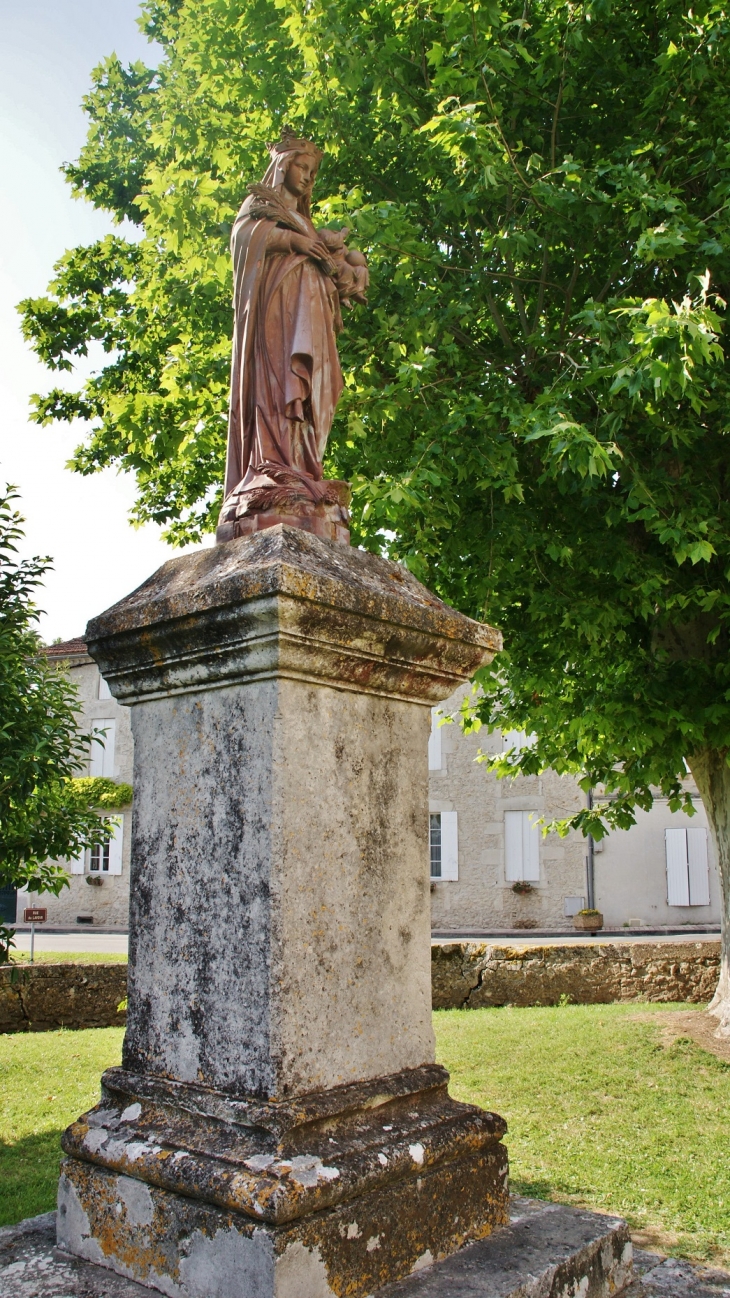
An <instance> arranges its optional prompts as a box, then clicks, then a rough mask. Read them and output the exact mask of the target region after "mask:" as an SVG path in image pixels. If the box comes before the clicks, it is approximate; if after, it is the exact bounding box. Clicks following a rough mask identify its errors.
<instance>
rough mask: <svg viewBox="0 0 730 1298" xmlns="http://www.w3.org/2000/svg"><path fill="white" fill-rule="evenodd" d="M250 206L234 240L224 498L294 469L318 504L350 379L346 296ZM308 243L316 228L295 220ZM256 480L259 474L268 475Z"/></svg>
mask: <svg viewBox="0 0 730 1298" xmlns="http://www.w3.org/2000/svg"><path fill="white" fill-rule="evenodd" d="M247 208H248V200H246V202H244V204H243V206H242V208H241V210H240V212H239V214H238V217H237V218H236V222H235V225H234V227H233V231H232V234H231V251H232V253H233V274H234V311H235V324H234V334H233V362H232V369H231V403H230V414H229V422H228V456H227V461H226V482H225V495H226V497H228V496H229V495H230V494H231V492H233V491H235V490H236V488H241V487H247V488H250V487H255V486H257V485H259V484H261V483H263V482H266V481H267V478H266V471H265V466H267V465H268V466H270V467H274V466H277V467H279V466H281V467H283V468H287V469H290V470H291V469H293V470H294V471H295V473H296V475H297V477H298V478H299V479H300V480H301V482H302V485H303V486H305V487H306V489H307V491H308V492H309V494H310V495H311V496H312V497H313V499H315V500H317V499H319V498H320V496H321V494H322V488H318V487H317V484H318V483H319V482H320V481H321V479H322V458H323V456H324V450H325V446H326V443H327V437H328V435H329V431H330V428H331V426H332V419H333V417H334V413H335V407H336V405H337V401H338V399H339V396H340V393H341V392H342V386H343V383H342V371H341V369H340V362H339V358H338V355H337V346H336V342H335V319H336V298H337V290H336V288H335V285H334V283H333V281H332V279H331V278H330V277H329V276H328V275H325V273H324V272H323V271H322V270H320V268H319V266H318V265H316V264H315V262H313V261H311V260H310V258H308V257H306V256H302V255H301V254H299V253H295V252H292V251H291V237H292V231H290V230H287V229H285V228H284V227H283V226H279V225H277V224H276V223H275V221H274V220H268V219H263V218H261V219H256V218H254V217H251V216H250V215H249V214H248V211H247ZM293 215H294V219H295V220H296V221H297V223H298V224H300V225H301V228H302V233H303V234H309V235H312V236H314V235H315V234H316V231H315V229H314V226H313V225H312V223H311V221H309V220H308V219H307V217H305V216H304V215H303V214H301V213H294V214H293ZM259 469H260V471H259V472H256V470H259Z"/></svg>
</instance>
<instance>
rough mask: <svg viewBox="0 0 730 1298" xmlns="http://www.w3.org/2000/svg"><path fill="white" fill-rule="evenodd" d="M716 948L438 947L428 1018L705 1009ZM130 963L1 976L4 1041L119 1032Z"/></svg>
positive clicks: (22, 968)
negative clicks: (615, 1005) (643, 1004)
mask: <svg viewBox="0 0 730 1298" xmlns="http://www.w3.org/2000/svg"><path fill="white" fill-rule="evenodd" d="M719 968H720V943H719V940H715V941H711V940H709V941H703V942H633V943H632V942H626V943H621V944H611V943H607V942H606V943H602V942H595V943H591V944H590V945H581V946H534V947H526V946H522V947H521V946H495V945H494V944H493V943H487V942H441V943H436V944H434V946H433V947H432V949H431V990H432V996H433V1006H434V1009H479V1008H480V1007H482V1006H488V1005H556V1004H557V1003H558V1001H559V1000H560V998H561V996H567V997H568V998H569V1000H570V1002H571V1003H572V1004H576V1005H605V1004H608V1003H609V1002H611V1001H642V1000H644V1001H669V1002H671V1001H676V1002H681V1001H689V1002H692V1003H695V1004H704V1003H705V1002H707V1001H709V1000H710V999H711V997H712V994H713V992H714V990H715V984H716V983H717V977H718V971H719ZM126 994H127V966H126V964H88V965H79V964H55V965H54V964H47V965H42V964H39V965H32V966H31V965H17V966H15V967H14V968H12V969H8V968H3V969H0V1032H24V1031H31V1032H41V1031H44V1030H47V1029H50V1028H60V1027H67V1028H101V1027H115V1026H122V1025H123V1024H124V1021H125V1017H126V1016H125V1014H124V1011H122V1012H121V1013H120V1012H119V1010H118V1006H119V1004H120V1002H121V1001H122V1000H123V999H124V997H125V996H126Z"/></svg>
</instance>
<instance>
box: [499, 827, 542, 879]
mask: <svg viewBox="0 0 730 1298" xmlns="http://www.w3.org/2000/svg"><path fill="white" fill-rule="evenodd" d="M539 817H540V813H539V811H505V813H504V868H505V877H506V879H507V882H508V883H539V881H540V828H539V826H538V824H537V821H538V819H539Z"/></svg>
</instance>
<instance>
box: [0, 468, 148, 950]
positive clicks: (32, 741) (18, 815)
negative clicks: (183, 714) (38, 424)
mask: <svg viewBox="0 0 730 1298" xmlns="http://www.w3.org/2000/svg"><path fill="white" fill-rule="evenodd" d="M16 499H17V496H16V493H15V491H14V490H13V488H11V487H9V488H7V489H6V492H5V494H4V495H2V496H0V886H2V887H16V888H29V889H30V890H31V891H33V892H38V893H43V892H51V893H54V894H56V895H58V893H59V892H60V891H61V889H62V888H63V887H65V886H66V885H67V883H68V874H67V871H66V870H65V869H64V867H63V865H62V864H61V863H60V862H61V861H62V860H63V859H70V858H73V857H76V856H78V854H79V852H81V851H83V849H84V848H86V847H92V846H93V845H94V844H96V843H103V842H106V841H107V840H108V838H109V837H110V833H111V830H110V827H109V825H108V824H106V823H105V822H103V821H102V820H101V819H100V818H99V816H98V814H97V811H96V810H95V806H96V803H97V801H98V799H99V791H98V790H97V789H96V788H91V789H90V788H89V787H88V786H89V785H96V784H97V783H100V782H99V781H89V780H84V779H83V778H81V779H78V778H76V777H77V776H78V772H79V771H80V770H82V769H83V768H84V767H85V766H86V764H87V762H88V756H89V736H88V735H85V734H82V732H81V731H80V729H79V725H78V721H77V711H78V708H79V699H78V695H77V693H76V690H75V688H74V686H73V685H72V684H71V682H70V681H69V679H68V677H67V676H66V674H65V673H64V672H62V671H59V670H57V669H56V668H55V667H54V666H52V665H51V664H50V663H49V661H48V659H47V657H46V655H45V654H44V653H43V646H42V643H41V640H40V638H39V636H38V633H37V631H36V630H35V628H34V623H35V622H36V620H37V618H38V610H37V608H36V607H35V604H34V603H33V593H34V591H35V589H36V588H37V587H38V586H39V585H40V583H41V579H42V577H43V574H44V573H45V572H46V571H47V570H48V567H49V566H50V560H48V559H37V558H36V559H29V560H23V561H18V560H17V558H16V552H17V542H18V541H19V539H20V538H21V537H22V535H23V533H22V522H23V520H22V518H21V516H20V514H19V513H18V512H17V511H16V510H15V509H14V507H13V502H14V501H15V500H16ZM106 783H107V782H106V781H104V784H106ZM124 788H125V790H126V789H128V786H124ZM102 793H104V794H106V795H107V796H108V790H106V789H104V790H102ZM115 805H118V802H117V803H116V804H115ZM49 858H54V859H53V860H51V859H49ZM1 945H3V944H2V943H0V946H1Z"/></svg>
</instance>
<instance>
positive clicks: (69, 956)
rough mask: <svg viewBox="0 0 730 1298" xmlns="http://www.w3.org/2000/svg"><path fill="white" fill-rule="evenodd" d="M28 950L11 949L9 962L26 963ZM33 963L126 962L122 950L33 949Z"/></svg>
mask: <svg viewBox="0 0 730 1298" xmlns="http://www.w3.org/2000/svg"><path fill="white" fill-rule="evenodd" d="M29 961H30V951H11V952H10V963H11V964H28V963H29ZM34 962H35V964H126V963H127V955H126V952H122V951H37V950H36V951H35V952H34ZM0 967H1V966H0Z"/></svg>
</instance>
